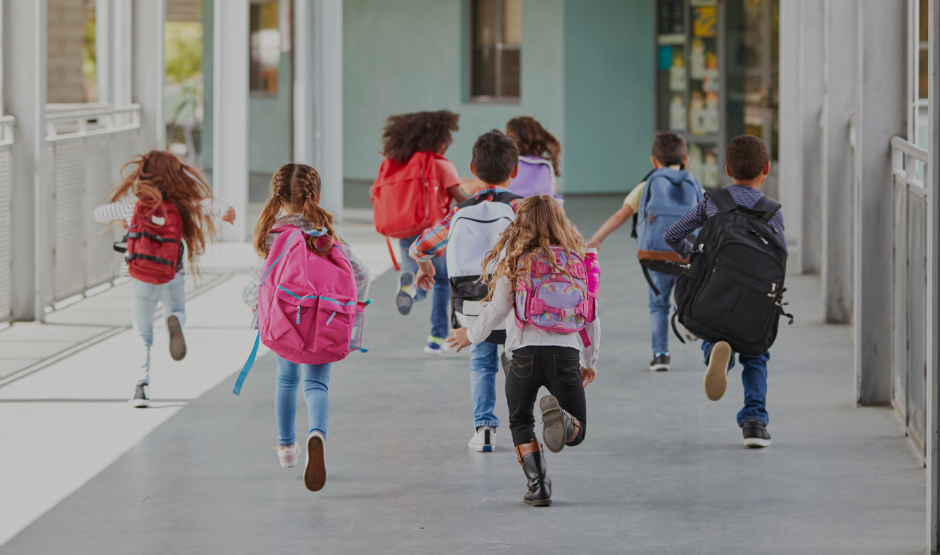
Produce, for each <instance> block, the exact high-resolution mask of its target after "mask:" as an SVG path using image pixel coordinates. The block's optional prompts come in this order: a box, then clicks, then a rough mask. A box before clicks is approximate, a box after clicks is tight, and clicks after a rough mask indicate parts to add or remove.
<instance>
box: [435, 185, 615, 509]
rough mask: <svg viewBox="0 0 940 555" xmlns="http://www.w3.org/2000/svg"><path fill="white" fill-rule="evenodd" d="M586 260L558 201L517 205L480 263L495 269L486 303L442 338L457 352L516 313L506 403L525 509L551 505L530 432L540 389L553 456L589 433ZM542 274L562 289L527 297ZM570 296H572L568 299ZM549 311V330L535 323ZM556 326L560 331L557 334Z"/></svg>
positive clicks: (593, 345) (592, 353)
mask: <svg viewBox="0 0 940 555" xmlns="http://www.w3.org/2000/svg"><path fill="white" fill-rule="evenodd" d="M584 260H585V251H584V239H583V238H582V237H581V234H580V233H579V232H578V230H577V229H576V228H575V227H574V225H573V224H572V223H571V222H570V221H569V220H568V219H567V218H566V217H565V213H564V210H563V209H562V207H561V204H559V203H558V201H556V200H555V199H553V198H552V197H550V196H547V195H538V196H534V197H530V198H528V199H526V200H525V201H523V202H522V203H521V204H520V205H519V208H518V210H517V212H516V219H515V221H514V222H513V223H512V224H511V225H510V226H509V227H508V228H506V230H505V231H504V232H503V234H502V235H501V236H500V239H499V241H498V242H497V243H496V246H495V247H493V249H492V250H491V251H490V252H489V253H488V254H487V256H486V258H484V260H483V267H484V268H489V267H490V265H491V264H492V265H495V266H496V269H495V271H494V272H493V273H492V275H491V276H488V277H487V278H486V279H487V285H488V289H489V294H488V297H487V300H489V301H490V303H489V304H488V305H487V306H486V307H485V308H484V309H483V312H482V314H481V315H480V317H479V319H477V321H476V322H474V323H473V325H471V326H470V327H469V328H459V329H454V330H451V333H452V336H451V337H449V338H448V340H447V341H448V343H450V345H451V346H452V347H455V348H456V350H457V351H460V350H461V349H463V348H464V347H468V346H470V345H476V344H477V343H479V342H481V341H483V340H485V339H486V338H487V336H488V335H489V334H490V332H491V331H492V330H493V329H494V328H495V327H497V326H499V325H500V324H502V323H503V322H505V321H506V319H507V318H509V317H510V314H513V313H514V314H515V320H516V323H515V324H513V325H508V326H507V327H508V329H507V337H506V353H507V356H508V357H509V359H510V363H509V368H508V369H506V400H507V402H508V404H509V429H510V431H511V432H512V440H513V443H514V444H515V446H516V457H517V459H518V460H519V463H520V464H521V465H522V470H523V472H524V473H525V475H526V478H527V479H528V491H527V492H526V494H525V496H524V497H523V501H524V502H525V503H527V504H529V505H535V506H548V505H551V496H552V482H551V479H549V477H548V475H547V472H546V463H545V454H544V452H543V451H542V444H541V443H539V441H538V438H537V437H536V435H535V431H534V429H535V418H534V416H533V406H534V404H535V399H536V395H537V394H538V390H539V388H540V387H543V386H544V387H545V388H546V389H548V392H549V393H550V395H548V396H547V397H543V398H542V399H541V400H540V401H539V407H540V409H541V412H542V421H543V428H542V439H543V440H544V441H545V445H546V447H548V449H549V450H550V451H552V452H553V453H557V452H559V451H561V450H562V449H564V447H565V446H566V445H568V446H572V447H573V446H575V445H579V444H580V443H581V442H582V441H584V436H585V433H586V430H587V405H586V401H585V397H584V387H585V386H587V385H588V384H589V383H591V382H593V381H594V379H595V377H596V376H597V370H596V369H595V367H594V366H595V363H596V362H597V354H598V345H599V343H600V322H599V321H598V320H597V319H596V318H595V319H592V321H589V322H587V323H586V324H585V322H586V321H587V318H582V315H583V314H584V313H583V312H582V307H583V305H586V304H588V302H587V301H588V292H587V291H585V286H584V279H585V273H586V272H588V273H589V272H590V270H586V269H585V266H586V265H585V263H584ZM497 261H498V263H497ZM545 276H551V279H549V280H546V281H562V282H564V283H567V285H563V286H562V287H561V288H560V289H559V288H556V287H550V288H548V289H546V290H545V291H543V292H541V293H539V294H536V295H532V291H531V290H530V289H532V285H533V280H540V279H544V277H545ZM548 285H554V284H553V283H548ZM588 287H590V286H588ZM539 291H541V290H539ZM553 291H554V292H553ZM571 294H574V295H575V297H576V298H572V297H569V295H571ZM520 295H525V298H520ZM535 301H539V302H538V304H539V305H540V306H542V307H543V308H542V309H541V310H532V308H533V305H534V304H535ZM572 301H574V302H572ZM578 301H580V302H578ZM552 304H567V305H568V309H565V310H561V309H559V308H558V307H557V306H551V305H552ZM592 312H593V311H592ZM549 313H552V314H559V315H560V316H561V318H562V320H560V321H555V326H551V327H553V328H554V329H548V328H549V327H550V326H547V325H536V323H537V322H539V321H540V318H542V315H544V316H545V317H547V318H551V314H549ZM533 318H534V319H535V320H532V319H533ZM574 322H578V323H579V325H580V326H582V331H584V332H585V333H584V334H583V336H584V337H586V338H587V340H584V341H583V343H584V344H585V345H584V346H582V344H581V342H579V340H578V338H577V334H574V333H564V331H573V329H566V324H569V323H574ZM542 323H543V324H545V323H546V322H544V321H542ZM559 327H560V329H561V330H562V331H558V328H559Z"/></svg>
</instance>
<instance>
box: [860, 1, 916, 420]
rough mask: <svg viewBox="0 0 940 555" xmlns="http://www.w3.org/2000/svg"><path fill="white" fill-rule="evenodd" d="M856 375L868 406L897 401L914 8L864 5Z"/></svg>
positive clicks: (878, 3) (863, 402)
mask: <svg viewBox="0 0 940 555" xmlns="http://www.w3.org/2000/svg"><path fill="white" fill-rule="evenodd" d="M857 9H858V19H857V24H858V27H857V30H856V40H857V42H856V44H857V52H858V55H857V60H856V69H855V71H856V75H857V76H858V86H857V87H856V94H857V97H856V106H857V109H858V112H857V118H856V121H857V138H856V165H855V174H856V175H857V176H858V179H857V184H856V187H857V189H856V203H855V204H856V210H855V229H856V230H858V233H856V234H855V292H854V294H855V301H854V305H855V377H856V399H857V402H858V404H860V405H870V404H882V403H885V404H886V403H890V402H891V364H892V321H893V311H892V295H891V284H892V272H893V270H892V268H893V265H892V262H891V261H892V251H893V244H894V242H893V236H894V232H893V229H894V208H893V206H894V202H893V194H894V193H893V191H894V188H893V185H892V183H893V178H892V172H891V169H892V168H891V145H890V141H891V137H892V136H894V135H901V136H904V135H905V133H906V132H907V31H908V22H907V2H884V1H883V0H858V8H857Z"/></svg>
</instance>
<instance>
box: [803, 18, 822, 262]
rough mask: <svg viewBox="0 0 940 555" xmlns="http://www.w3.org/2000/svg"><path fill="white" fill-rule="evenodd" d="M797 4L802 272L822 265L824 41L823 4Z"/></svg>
mask: <svg viewBox="0 0 940 555" xmlns="http://www.w3.org/2000/svg"><path fill="white" fill-rule="evenodd" d="M801 4H802V5H801V7H800V34H799V40H800V46H799V48H800V88H801V91H800V94H801V96H800V110H801V114H800V120H801V128H802V129H801V130H802V134H801V144H802V148H803V157H802V162H803V163H802V170H803V174H802V184H803V205H802V207H801V208H802V211H803V222H802V223H803V237H802V239H803V242H802V244H801V245H800V260H801V262H802V271H803V272H804V273H810V274H815V273H817V272H819V271H820V269H821V267H822V194H821V190H822V155H821V151H822V140H821V133H820V127H821V125H820V124H821V121H822V110H823V96H824V94H825V88H824V81H823V48H824V45H825V42H824V40H823V36H824V25H823V22H824V20H825V18H824V13H823V3H822V2H819V1H818V0H805V1H803V2H801Z"/></svg>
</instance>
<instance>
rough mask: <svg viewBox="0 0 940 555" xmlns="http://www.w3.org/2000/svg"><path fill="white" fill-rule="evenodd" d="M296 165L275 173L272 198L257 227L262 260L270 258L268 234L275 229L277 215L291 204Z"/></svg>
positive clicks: (256, 250)
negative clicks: (285, 205) (292, 180)
mask: <svg viewBox="0 0 940 555" xmlns="http://www.w3.org/2000/svg"><path fill="white" fill-rule="evenodd" d="M295 167H296V164H285V165H284V166H282V167H281V168H280V169H279V170H277V171H276V172H274V177H272V178H271V198H269V199H268V202H267V203H266V204H265V205H264V209H263V210H262V211H261V217H260V218H259V219H258V225H257V226H255V236H254V241H253V242H254V245H255V252H257V253H258V256H260V257H262V258H267V257H268V244H267V237H268V233H270V232H271V228H272V227H274V222H275V221H276V220H277V215H278V214H279V213H280V212H281V208H282V207H283V206H284V204H285V203H286V204H291V202H290V198H291V178H292V176H293V175H294V170H295Z"/></svg>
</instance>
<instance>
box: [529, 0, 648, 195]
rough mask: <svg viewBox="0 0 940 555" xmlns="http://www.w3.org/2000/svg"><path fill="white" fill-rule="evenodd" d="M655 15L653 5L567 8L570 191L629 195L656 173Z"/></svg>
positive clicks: (600, 0) (603, 0) (611, 1)
mask: <svg viewBox="0 0 940 555" xmlns="http://www.w3.org/2000/svg"><path fill="white" fill-rule="evenodd" d="M653 8H654V3H653V2H652V1H650V0H568V1H567V2H565V14H564V17H565V38H564V43H565V143H564V148H565V150H566V152H567V155H566V156H565V161H566V168H565V172H566V175H567V179H568V185H569V190H572V191H577V192H605V191H606V192H609V191H627V190H629V189H632V188H633V187H634V186H635V185H636V184H637V183H638V182H639V181H640V180H641V179H642V178H643V176H644V175H646V174H647V173H648V172H649V170H650V162H649V157H650V147H651V145H652V140H653V134H654V122H653V110H654V103H653V96H654V82H653V46H654V45H653V41H654V37H653V15H654V14H653ZM523 63H525V62H523Z"/></svg>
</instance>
